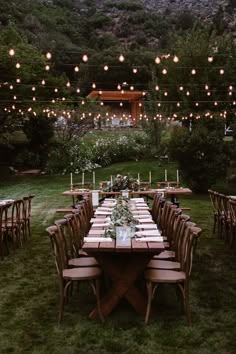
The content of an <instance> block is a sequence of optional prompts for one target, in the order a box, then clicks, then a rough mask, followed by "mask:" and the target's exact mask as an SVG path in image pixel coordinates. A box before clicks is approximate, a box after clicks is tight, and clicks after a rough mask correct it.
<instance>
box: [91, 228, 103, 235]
mask: <svg viewBox="0 0 236 354" xmlns="http://www.w3.org/2000/svg"><path fill="white" fill-rule="evenodd" d="M104 232H105V230H93V229H91V230H89V233H88V236H90V235H91V236H100V235H103V234H104Z"/></svg>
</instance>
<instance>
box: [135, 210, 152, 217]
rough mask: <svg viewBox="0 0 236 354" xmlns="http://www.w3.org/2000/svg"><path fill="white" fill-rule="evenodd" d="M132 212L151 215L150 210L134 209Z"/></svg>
mask: <svg viewBox="0 0 236 354" xmlns="http://www.w3.org/2000/svg"><path fill="white" fill-rule="evenodd" d="M131 213H132V214H133V215H144V214H145V215H149V216H150V213H149V211H148V210H132V211H131Z"/></svg>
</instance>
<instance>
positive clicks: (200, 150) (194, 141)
mask: <svg viewBox="0 0 236 354" xmlns="http://www.w3.org/2000/svg"><path fill="white" fill-rule="evenodd" d="M222 124H223V122H219V121H217V120H208V121H206V120H204V119H202V120H201V121H199V122H198V123H196V125H195V126H194V129H193V131H192V134H190V133H189V131H188V129H186V128H176V129H174V130H173V132H172V135H171V141H170V153H171V156H172V157H173V158H174V159H176V160H177V162H178V163H179V167H180V170H181V173H182V175H183V177H184V179H185V181H186V182H187V183H188V184H189V185H190V187H191V188H192V189H193V190H194V191H196V192H206V191H207V190H208V189H209V188H210V187H211V186H212V185H213V184H214V183H216V181H217V180H218V179H220V178H222V179H224V178H225V177H226V174H227V168H228V166H229V163H230V156H229V147H228V146H227V143H225V142H224V141H223V135H224V129H223V126H222Z"/></svg>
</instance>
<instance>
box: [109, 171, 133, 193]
mask: <svg viewBox="0 0 236 354" xmlns="http://www.w3.org/2000/svg"><path fill="white" fill-rule="evenodd" d="M125 189H129V190H135V191H137V190H138V189H139V184H138V180H136V179H135V178H133V177H131V176H129V175H128V176H122V175H120V174H118V175H117V176H116V177H115V178H113V180H112V181H110V182H109V183H108V184H107V190H109V191H113V192H120V191H122V190H125Z"/></svg>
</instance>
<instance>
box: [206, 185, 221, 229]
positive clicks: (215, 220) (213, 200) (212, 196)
mask: <svg viewBox="0 0 236 354" xmlns="http://www.w3.org/2000/svg"><path fill="white" fill-rule="evenodd" d="M208 194H209V198H210V201H211V205H212V209H213V233H215V232H216V227H217V226H218V218H219V213H218V211H219V210H218V205H217V197H216V192H215V191H213V190H211V189H208Z"/></svg>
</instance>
